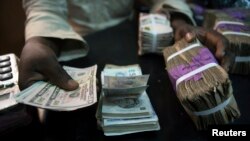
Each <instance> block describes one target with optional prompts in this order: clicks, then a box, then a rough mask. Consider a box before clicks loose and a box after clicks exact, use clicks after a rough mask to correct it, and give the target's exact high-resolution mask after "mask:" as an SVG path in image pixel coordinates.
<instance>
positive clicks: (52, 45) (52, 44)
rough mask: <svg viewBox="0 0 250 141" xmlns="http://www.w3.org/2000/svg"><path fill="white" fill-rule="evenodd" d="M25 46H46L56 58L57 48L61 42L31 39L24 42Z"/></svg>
mask: <svg viewBox="0 0 250 141" xmlns="http://www.w3.org/2000/svg"><path fill="white" fill-rule="evenodd" d="M26 44H41V45H44V46H47V47H49V48H50V49H51V50H52V51H53V52H54V53H55V54H56V56H58V55H59V52H60V49H59V47H60V44H62V40H61V39H56V38H48V37H32V38H30V39H28V40H27V41H26Z"/></svg>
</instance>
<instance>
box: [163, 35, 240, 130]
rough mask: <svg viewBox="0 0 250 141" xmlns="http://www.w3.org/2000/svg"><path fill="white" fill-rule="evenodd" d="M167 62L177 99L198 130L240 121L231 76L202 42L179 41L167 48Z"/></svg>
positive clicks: (165, 55) (165, 56)
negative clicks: (229, 76) (235, 120)
mask: <svg viewBox="0 0 250 141" xmlns="http://www.w3.org/2000/svg"><path fill="white" fill-rule="evenodd" d="M164 59H165V63H166V69H167V71H168V75H169V78H170V80H171V82H172V84H173V87H174V89H175V91H176V94H177V97H178V99H179V101H180V103H181V104H182V105H183V107H184V109H185V110H186V112H187V113H188V114H189V116H190V117H191V118H192V120H193V121H194V123H195V125H196V127H197V128H198V129H205V128H207V126H208V125H213V124H227V123H229V122H232V121H233V120H234V119H236V118H239V116H240V111H239V109H238V106H237V103H236V101H235V98H234V95H233V90H232V85H231V82H230V80H229V78H228V74H227V73H226V72H225V70H224V69H223V68H222V67H220V66H219V65H218V64H217V62H216V60H215V58H214V56H213V55H212V54H211V52H210V51H209V50H208V49H207V48H206V47H204V46H202V45H201V44H200V43H199V41H195V42H193V43H187V42H186V41H185V39H182V40H180V41H178V42H176V43H175V44H174V46H173V47H169V48H166V49H164Z"/></svg>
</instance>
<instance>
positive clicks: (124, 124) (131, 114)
mask: <svg viewBox="0 0 250 141" xmlns="http://www.w3.org/2000/svg"><path fill="white" fill-rule="evenodd" d="M101 77H102V87H103V90H102V93H101V95H100V100H99V104H98V108H97V112H96V118H97V123H98V126H99V128H101V129H102V130H103V131H104V134H105V135H106V136H117V135H124V134H131V133H137V132H144V131H154V130H160V125H159V122H158V117H157V115H156V113H155V111H154V109H153V107H152V105H151V103H150V100H149V97H148V95H147V93H146V91H145V90H146V88H147V81H148V77H149V75H142V72H141V69H140V67H139V65H129V66H115V65H106V66H105V68H104V70H103V71H102V74H101Z"/></svg>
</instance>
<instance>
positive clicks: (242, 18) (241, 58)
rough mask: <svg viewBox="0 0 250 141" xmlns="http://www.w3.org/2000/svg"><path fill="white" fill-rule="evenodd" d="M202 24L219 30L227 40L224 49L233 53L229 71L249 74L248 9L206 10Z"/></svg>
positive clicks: (249, 26)
mask: <svg viewBox="0 0 250 141" xmlns="http://www.w3.org/2000/svg"><path fill="white" fill-rule="evenodd" d="M203 26H204V27H205V28H210V29H214V30H216V31H218V32H220V33H221V34H223V35H224V36H225V37H226V38H227V39H228V40H229V43H230V45H229V47H228V48H226V49H227V50H228V51H230V52H232V53H234V54H235V60H234V63H233V65H232V67H231V69H230V70H229V71H230V73H234V74H244V75H248V74H250V40H249V37H250V9H245V8H230V9H223V10H207V11H206V14H205V20H204V25H203Z"/></svg>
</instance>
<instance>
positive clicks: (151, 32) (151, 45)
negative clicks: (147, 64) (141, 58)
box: [138, 13, 173, 55]
mask: <svg viewBox="0 0 250 141" xmlns="http://www.w3.org/2000/svg"><path fill="white" fill-rule="evenodd" d="M138 36H139V38H138V45H139V50H138V54H139V55H143V54H146V53H157V54H162V50H163V48H165V47H167V46H170V45H171V44H172V43H173V29H172V27H171V26H170V21H169V20H168V19H167V17H166V16H165V15H161V14H146V13H140V16H139V33H138Z"/></svg>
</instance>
